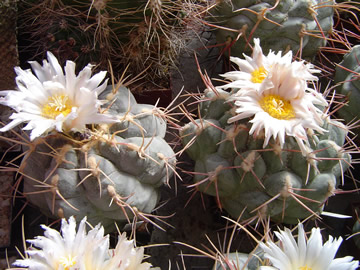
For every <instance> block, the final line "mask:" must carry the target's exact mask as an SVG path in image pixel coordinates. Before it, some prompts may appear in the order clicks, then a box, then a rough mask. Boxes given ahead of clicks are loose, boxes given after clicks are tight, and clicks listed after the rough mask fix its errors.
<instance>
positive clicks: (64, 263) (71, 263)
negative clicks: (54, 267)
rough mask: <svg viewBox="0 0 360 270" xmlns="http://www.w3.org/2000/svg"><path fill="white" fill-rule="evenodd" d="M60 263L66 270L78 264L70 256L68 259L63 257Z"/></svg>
mask: <svg viewBox="0 0 360 270" xmlns="http://www.w3.org/2000/svg"><path fill="white" fill-rule="evenodd" d="M59 263H60V264H61V265H62V267H63V269H64V270H69V269H70V267H72V266H74V265H75V264H76V261H75V257H72V256H71V255H68V256H67V257H61V258H60V259H59Z"/></svg>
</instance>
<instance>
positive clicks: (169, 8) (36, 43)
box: [19, 0, 206, 87]
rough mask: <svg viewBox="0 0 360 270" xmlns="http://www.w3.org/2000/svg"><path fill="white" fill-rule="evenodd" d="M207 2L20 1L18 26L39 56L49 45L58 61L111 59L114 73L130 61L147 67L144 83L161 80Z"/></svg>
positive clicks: (104, 63)
mask: <svg viewBox="0 0 360 270" xmlns="http://www.w3.org/2000/svg"><path fill="white" fill-rule="evenodd" d="M204 3H206V2H204ZM205 6H206V5H203V4H198V1H186V2H184V1H178V0H177V1H168V0H165V1H162V0H149V1H148V0H135V1H106V0H96V1H70V0H61V1H53V0H47V1H42V2H41V3H38V2H37V1H28V2H25V1H23V2H21V5H20V7H19V9H20V10H21V11H20V18H21V23H20V29H21V33H23V36H22V39H25V40H26V39H27V40H28V41H26V42H24V43H25V44H26V45H25V46H26V47H25V49H26V51H32V50H33V51H34V55H40V57H41V58H43V56H44V55H43V54H44V53H45V52H46V51H52V52H53V53H54V54H55V55H56V56H57V57H58V58H59V60H60V62H61V63H63V62H64V61H65V60H76V62H77V63H78V66H79V67H80V68H82V67H83V66H84V64H87V63H94V64H95V65H97V66H98V67H99V68H100V69H102V70H105V69H107V68H108V62H109V61H110V62H111V64H112V66H113V67H114V70H117V71H119V73H118V74H116V75H119V74H121V73H122V72H123V71H124V70H125V67H126V66H127V65H128V64H129V65H130V67H129V71H131V72H132V73H134V74H139V73H141V72H145V74H146V75H147V78H146V79H147V82H148V83H150V81H151V82H152V83H154V84H157V83H158V84H163V82H162V81H161V80H160V79H163V78H167V76H168V74H169V70H170V69H172V68H174V67H175V63H176V58H177V55H178V53H179V52H180V51H181V50H182V49H183V48H184V46H185V43H186V41H187V40H188V39H189V38H190V36H192V35H193V32H192V30H194V28H196V27H198V24H197V22H196V21H197V18H198V17H199V16H200V13H201V10H203V9H204V8H205ZM161 86H162V87H165V86H167V85H161Z"/></svg>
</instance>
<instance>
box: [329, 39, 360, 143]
mask: <svg viewBox="0 0 360 270" xmlns="http://www.w3.org/2000/svg"><path fill="white" fill-rule="evenodd" d="M359 57H360V46H359V45H356V46H354V47H353V48H351V50H350V51H349V52H348V53H347V54H346V55H344V58H343V60H342V62H340V63H339V65H337V67H336V72H335V78H334V83H335V84H336V86H337V87H336V92H337V94H339V95H342V96H343V98H344V100H345V101H344V102H346V104H345V106H342V107H341V108H339V110H338V111H337V114H338V115H339V117H341V118H342V119H344V120H345V122H346V123H348V124H349V125H352V126H353V127H354V133H355V134H359V131H360V128H359V123H360V119H359V115H360V110H359V102H360V83H359V82H360V81H359V76H360V73H359V72H360V58H359ZM356 140H357V141H359V138H356Z"/></svg>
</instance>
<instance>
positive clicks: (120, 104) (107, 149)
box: [19, 86, 176, 230]
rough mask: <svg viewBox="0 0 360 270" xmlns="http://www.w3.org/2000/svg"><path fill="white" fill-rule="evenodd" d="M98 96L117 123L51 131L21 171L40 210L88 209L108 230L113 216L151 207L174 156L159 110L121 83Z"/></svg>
mask: <svg viewBox="0 0 360 270" xmlns="http://www.w3.org/2000/svg"><path fill="white" fill-rule="evenodd" d="M100 98H102V99H105V100H107V101H108V103H106V104H105V105H104V108H106V109H107V110H108V113H109V114H111V115H116V117H117V118H118V119H119V120H120V121H119V122H117V123H115V124H112V125H108V124H103V125H100V127H99V128H97V129H95V130H93V131H89V132H85V133H78V134H77V135H76V134H75V135H76V136H71V137H70V136H64V135H63V134H61V133H55V134H52V135H48V136H46V137H40V138H37V139H36V140H35V141H34V142H32V143H31V144H30V145H29V146H30V147H29V149H28V150H27V151H26V155H25V157H24V159H23V161H22V164H21V166H20V168H19V172H20V173H21V174H22V175H23V176H24V179H25V181H24V191H23V192H24V195H25V196H26V198H28V200H29V201H30V202H31V203H32V204H34V205H36V206H37V207H39V209H40V210H41V212H43V213H44V214H46V215H48V216H50V217H53V218H57V217H60V218H63V217H66V218H68V217H70V216H77V217H78V218H82V217H84V216H87V218H88V220H89V222H90V223H91V224H96V223H98V222H101V223H102V224H103V226H104V227H105V228H106V229H107V230H113V229H115V227H114V226H113V225H114V221H119V222H126V221H129V222H130V221H131V220H132V219H133V218H137V220H139V219H141V218H144V217H145V216H146V215H148V214H149V213H151V211H152V210H153V209H154V208H155V206H156V205H157V203H158V202H159V190H158V189H159V187H160V186H162V185H164V184H165V183H167V181H168V180H169V178H170V177H171V176H172V174H173V170H174V168H175V162H176V158H175V153H174V152H173V150H172V148H171V147H170V146H169V145H168V144H167V142H166V141H165V140H164V136H165V133H166V124H167V123H166V116H165V114H164V112H163V111H161V110H160V109H158V108H156V107H155V106H153V105H147V104H138V103H137V102H136V100H135V98H134V97H133V95H132V94H131V93H130V91H129V90H128V89H127V88H125V87H123V86H122V87H120V88H119V89H118V90H117V91H111V89H107V90H106V91H105V92H103V93H102V94H101V96H100ZM145 219H146V220H150V219H149V217H148V218H145ZM135 221H136V220H135Z"/></svg>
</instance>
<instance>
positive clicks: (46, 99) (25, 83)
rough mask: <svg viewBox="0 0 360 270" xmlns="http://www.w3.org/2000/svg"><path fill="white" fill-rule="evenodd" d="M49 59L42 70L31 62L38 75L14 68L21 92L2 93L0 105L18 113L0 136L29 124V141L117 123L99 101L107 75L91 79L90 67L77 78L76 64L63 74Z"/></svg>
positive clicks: (105, 84) (25, 128)
mask: <svg viewBox="0 0 360 270" xmlns="http://www.w3.org/2000/svg"><path fill="white" fill-rule="evenodd" d="M47 58H48V61H46V60H44V61H43V65H42V66H41V65H40V64H39V63H38V62H29V63H30V65H31V67H32V69H33V71H34V73H35V74H34V73H32V72H31V70H30V69H27V70H22V69H21V68H20V67H15V72H16V74H17V77H16V84H17V86H18V90H7V91H0V96H2V98H1V99H0V104H2V105H6V106H9V107H11V108H12V109H14V110H15V112H14V113H13V114H12V115H11V116H10V119H12V121H11V122H10V123H9V124H7V125H6V126H4V127H3V128H1V129H0V132H4V131H8V130H10V129H12V128H14V127H15V126H17V125H19V124H21V123H27V125H26V126H25V127H24V128H23V129H24V130H31V134H30V139H31V140H34V139H35V138H37V137H39V136H42V135H46V134H47V133H49V132H51V131H54V130H56V131H58V132H69V131H83V130H84V129H85V128H86V127H85V125H87V124H98V123H111V122H116V121H117V119H116V118H115V117H113V116H111V115H107V114H104V113H101V112H100V106H101V105H102V104H103V102H102V101H100V100H98V95H99V94H100V93H101V92H103V91H104V90H105V88H106V86H107V80H105V81H104V78H105V75H106V72H105V71H102V72H99V73H97V74H95V75H94V76H91V73H92V71H91V68H92V65H90V64H89V65H87V66H86V67H85V68H84V69H83V70H82V71H80V73H79V74H78V75H77V76H76V75H75V63H74V62H72V61H67V62H66V65H65V68H64V71H65V73H64V71H63V69H62V67H61V66H60V64H59V62H58V60H57V59H56V58H55V56H54V55H53V54H52V53H51V52H48V53H47Z"/></svg>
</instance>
